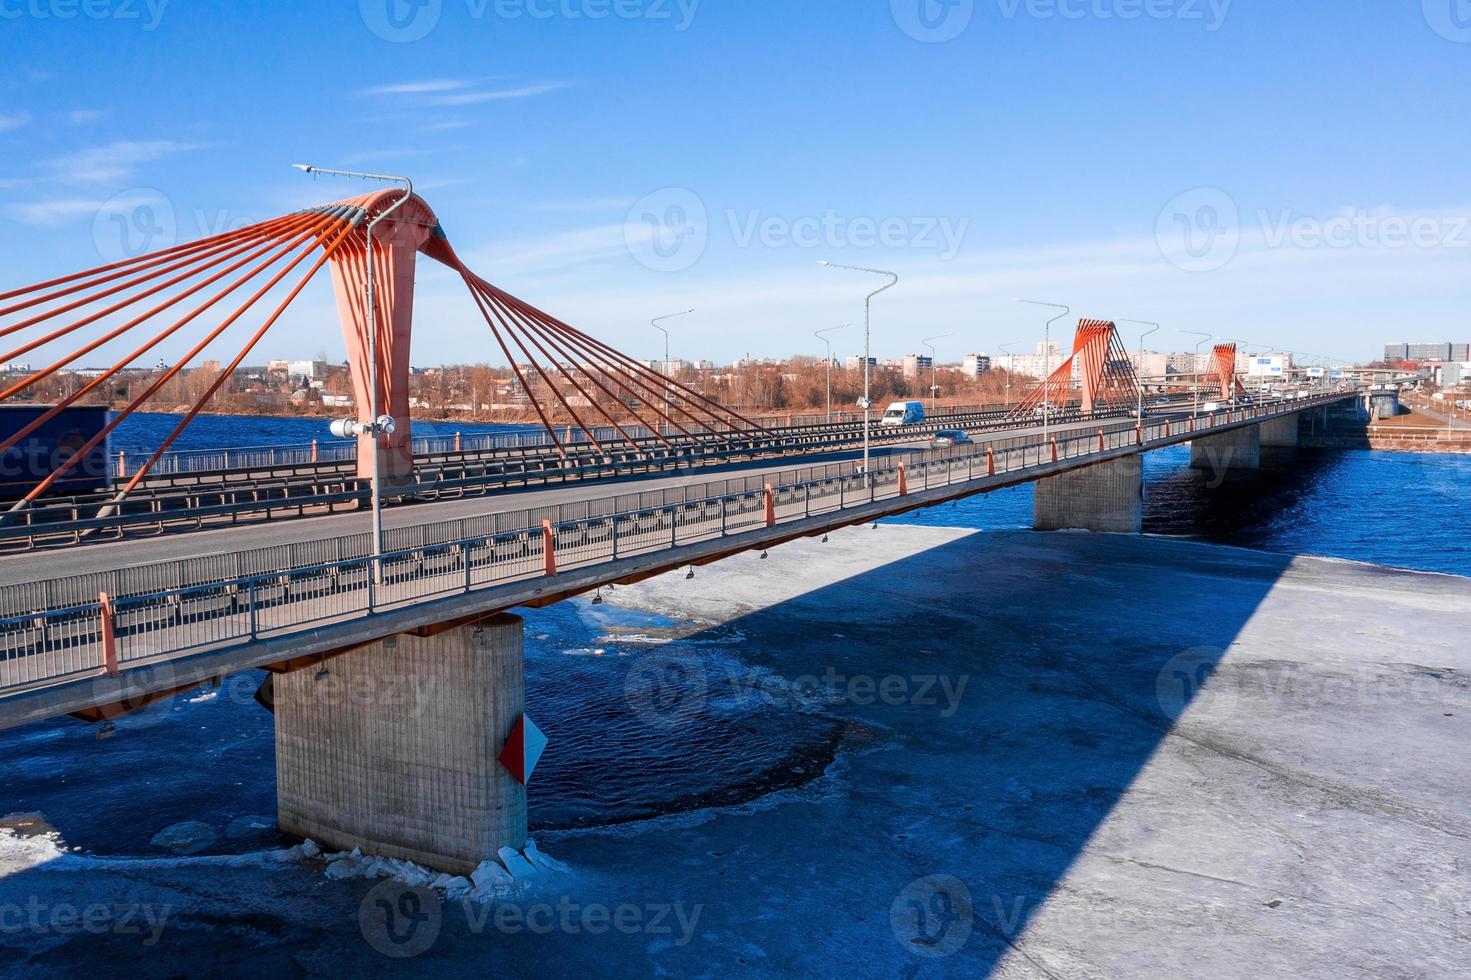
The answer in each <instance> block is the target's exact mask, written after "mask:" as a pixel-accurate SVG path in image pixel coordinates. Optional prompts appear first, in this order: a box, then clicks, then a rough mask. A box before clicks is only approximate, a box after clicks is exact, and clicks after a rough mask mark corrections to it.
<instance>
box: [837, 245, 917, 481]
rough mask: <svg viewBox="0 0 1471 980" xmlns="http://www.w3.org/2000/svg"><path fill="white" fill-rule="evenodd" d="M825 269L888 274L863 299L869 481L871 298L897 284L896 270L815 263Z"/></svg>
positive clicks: (865, 451)
mask: <svg viewBox="0 0 1471 980" xmlns="http://www.w3.org/2000/svg"><path fill="white" fill-rule="evenodd" d="M817 264H818V265H820V266H822V267H823V268H826V269H847V270H848V271H849V272H867V273H868V274H869V275H874V276H888V277H889V280H890V281H889V282H887V283H885V284H884V285H882V286H880V287H879V288H878V289H875V290H874V291H873V292H871V293H869V294H868V296H867V297H865V298H864V300H863V402H862V407H863V480H864V482H865V483H869V482H871V479H872V478H871V477H870V476H869V469H868V457H869V445H870V442H871V439H872V432H873V392H872V389H871V388H870V375H871V373H872V366H873V355H872V354H871V353H870V348H871V346H872V340H873V318H872V316H871V313H872V309H873V298H874V297H875V296H877V295H878V294H879V293H881V292H883V291H884V290H886V289H892V288H894V287H895V286H897V285H898V284H899V274H898V273H897V272H885V271H884V270H883V269H869V268H866V267H864V266H861V265H835V264H834V263H832V262H829V261H827V260H826V259H824V260H822V261H820V262H818V263H817Z"/></svg>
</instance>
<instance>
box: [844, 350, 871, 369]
mask: <svg viewBox="0 0 1471 980" xmlns="http://www.w3.org/2000/svg"><path fill="white" fill-rule="evenodd" d="M878 365H879V359H878V358H877V357H870V358H869V359H868V366H869V367H870V368H876V367H878ZM843 367H845V368H847V369H848V370H849V371H862V370H863V357H862V356H861V355H858V354H854V355H853V356H852V357H850V358H848V359H847V360H846V361H844V362H843Z"/></svg>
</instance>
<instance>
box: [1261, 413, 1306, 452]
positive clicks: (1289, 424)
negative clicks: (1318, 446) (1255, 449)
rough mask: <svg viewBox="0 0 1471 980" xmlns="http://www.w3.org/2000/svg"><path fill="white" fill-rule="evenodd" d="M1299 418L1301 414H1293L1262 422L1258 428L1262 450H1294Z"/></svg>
mask: <svg viewBox="0 0 1471 980" xmlns="http://www.w3.org/2000/svg"><path fill="white" fill-rule="evenodd" d="M1301 418H1302V416H1301V414H1293V415H1287V416H1284V417H1283V418H1280V419H1272V420H1271V421H1270V422H1263V423H1262V424H1261V425H1260V426H1259V428H1260V429H1261V444H1262V448H1263V449H1268V448H1276V449H1296V448H1297V444H1298V443H1297V427H1298V420H1299V419H1301Z"/></svg>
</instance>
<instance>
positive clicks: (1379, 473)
mask: <svg viewBox="0 0 1471 980" xmlns="http://www.w3.org/2000/svg"><path fill="white" fill-rule="evenodd" d="M1144 481H1145V482H1144V531H1145V533H1146V534H1164V535H1174V536H1179V537H1189V538H1194V539H1196V540H1200V541H1209V542H1211V543H1213V544H1228V545H1235V546H1238V547H1243V548H1258V549H1261V550H1264V551H1274V552H1280V553H1285V554H1294V555H1297V554H1301V555H1320V556H1323V557H1328V558H1345V559H1349V560H1353V561H1366V562H1373V563H1375V564H1381V565H1394V566H1396V567H1399V568H1410V569H1415V570H1418V571H1427V572H1446V573H1448V574H1451V575H1468V574H1471V535H1468V534H1466V533H1465V521H1466V517H1467V515H1468V514H1471V456H1465V455H1461V456H1457V455H1448V454H1439V455H1436V454H1417V453H1394V452H1371V451H1369V450H1366V449H1365V450H1357V449H1355V450H1327V449H1324V450H1315V449H1299V450H1293V451H1290V455H1289V454H1287V453H1281V452H1279V453H1276V454H1274V453H1273V452H1272V451H1271V450H1263V468H1262V469H1261V470H1260V471H1258V472H1256V473H1254V474H1237V475H1236V477H1235V478H1234V479H1232V480H1231V481H1230V482H1228V483H1224V484H1221V485H1219V486H1212V485H1211V480H1210V478H1209V477H1208V476H1206V475H1204V474H1202V473H1200V472H1197V471H1195V470H1192V469H1190V449H1189V447H1188V446H1172V447H1170V448H1169V449H1161V450H1156V451H1155V452H1152V453H1149V454H1148V455H1146V456H1145V457H1144ZM894 523H901V524H929V525H940V526H949V527H975V528H983V529H1000V528H1027V527H1031V526H1032V489H1031V487H1030V486H1021V487H1013V488H1011V489H1008V490H1001V491H998V492H996V493H993V494H991V495H989V496H986V497H972V498H970V499H968V500H963V501H960V502H959V503H958V504H946V505H943V506H940V507H935V508H932V509H930V510H926V511H920V512H918V513H914V514H906V515H904V516H903V517H901V518H897V519H896V520H895V521H894Z"/></svg>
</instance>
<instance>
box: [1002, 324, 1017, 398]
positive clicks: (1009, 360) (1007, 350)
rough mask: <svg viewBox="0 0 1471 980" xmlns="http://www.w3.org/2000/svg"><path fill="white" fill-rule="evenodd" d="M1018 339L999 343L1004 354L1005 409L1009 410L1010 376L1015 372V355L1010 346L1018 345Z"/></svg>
mask: <svg viewBox="0 0 1471 980" xmlns="http://www.w3.org/2000/svg"><path fill="white" fill-rule="evenodd" d="M1020 343H1021V341H1020V340H1014V341H1012V342H1011V343H1009V344H1002V345H1001V353H1003V354H1005V355H1006V411H1007V412H1008V413H1010V412H1011V376H1012V375H1013V374H1015V373H1016V355H1015V354H1013V353H1012V352H1011V348H1013V347H1016V346H1018V345H1019V344H1020Z"/></svg>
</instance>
